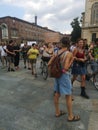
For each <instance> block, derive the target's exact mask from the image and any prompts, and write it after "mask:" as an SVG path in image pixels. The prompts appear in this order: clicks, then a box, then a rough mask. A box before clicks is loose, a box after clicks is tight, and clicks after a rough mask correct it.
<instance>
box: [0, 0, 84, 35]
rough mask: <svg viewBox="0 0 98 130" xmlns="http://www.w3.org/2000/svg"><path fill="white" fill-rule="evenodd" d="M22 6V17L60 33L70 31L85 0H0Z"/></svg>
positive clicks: (82, 9) (7, 3)
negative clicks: (35, 19) (35, 18)
mask: <svg viewBox="0 0 98 130" xmlns="http://www.w3.org/2000/svg"><path fill="white" fill-rule="evenodd" d="M2 3H3V4H6V5H12V6H14V7H16V8H17V7H20V8H23V9H24V11H25V13H24V15H23V17H22V18H23V19H24V20H26V21H30V22H34V16H35V15H37V18H38V22H37V23H38V25H40V26H45V27H46V26H47V27H48V28H50V29H53V30H55V31H59V32H62V33H66V32H71V30H72V28H71V26H70V23H71V22H72V20H73V19H74V18H76V17H78V16H80V15H81V13H82V12H84V7H85V0H68V1H67V0H19V1H17V0H1V1H0V4H2Z"/></svg>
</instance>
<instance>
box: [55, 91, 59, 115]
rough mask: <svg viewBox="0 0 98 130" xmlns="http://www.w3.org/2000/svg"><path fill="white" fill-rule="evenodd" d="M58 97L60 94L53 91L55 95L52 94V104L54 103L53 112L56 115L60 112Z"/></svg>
mask: <svg viewBox="0 0 98 130" xmlns="http://www.w3.org/2000/svg"><path fill="white" fill-rule="evenodd" d="M59 97H60V94H59V93H55V95H54V105H55V113H56V115H59V114H60V109H59Z"/></svg>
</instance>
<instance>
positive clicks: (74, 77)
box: [71, 75, 77, 101]
mask: <svg viewBox="0 0 98 130" xmlns="http://www.w3.org/2000/svg"><path fill="white" fill-rule="evenodd" d="M76 78H77V75H73V77H72V79H71V83H72V85H73V83H74V81H75V80H76ZM72 92H73V88H72ZM71 97H72V101H73V100H74V96H73V95H72V96H71Z"/></svg>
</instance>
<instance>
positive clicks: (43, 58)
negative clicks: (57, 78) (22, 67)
mask: <svg viewBox="0 0 98 130" xmlns="http://www.w3.org/2000/svg"><path fill="white" fill-rule="evenodd" d="M50 58H51V57H44V56H42V58H41V59H42V60H43V61H45V62H49V60H50Z"/></svg>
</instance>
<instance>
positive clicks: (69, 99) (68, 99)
mask: <svg viewBox="0 0 98 130" xmlns="http://www.w3.org/2000/svg"><path fill="white" fill-rule="evenodd" d="M66 105H67V111H68V119H69V120H71V119H72V118H73V112H72V96H71V95H66Z"/></svg>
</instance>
